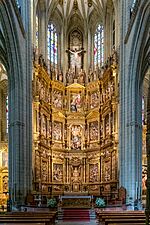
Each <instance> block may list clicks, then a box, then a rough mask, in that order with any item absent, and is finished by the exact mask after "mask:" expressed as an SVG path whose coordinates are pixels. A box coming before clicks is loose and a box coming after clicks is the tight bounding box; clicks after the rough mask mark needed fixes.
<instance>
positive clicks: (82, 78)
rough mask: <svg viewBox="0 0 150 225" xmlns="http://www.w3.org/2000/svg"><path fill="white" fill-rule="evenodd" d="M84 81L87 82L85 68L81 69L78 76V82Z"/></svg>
mask: <svg viewBox="0 0 150 225" xmlns="http://www.w3.org/2000/svg"><path fill="white" fill-rule="evenodd" d="M84 82H85V72H84V70H83V69H81V71H80V72H79V76H78V83H80V84H84Z"/></svg>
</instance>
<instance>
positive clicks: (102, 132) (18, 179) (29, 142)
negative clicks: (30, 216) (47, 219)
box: [0, 0, 150, 207]
mask: <svg viewBox="0 0 150 225" xmlns="http://www.w3.org/2000/svg"><path fill="white" fill-rule="evenodd" d="M29 2H30V4H27V3H26V1H21V0H18V1H12V3H6V2H4V1H1V2H0V19H1V20H0V29H1V30H0V38H1V41H0V50H2V51H1V56H0V205H2V204H6V202H7V199H8V198H11V199H12V202H13V203H14V204H15V203H17V204H23V203H24V202H25V201H26V200H25V199H27V196H28V195H29V194H32V195H33V196H34V201H35V202H36V203H38V201H39V198H42V200H41V201H42V202H44V201H45V199H46V198H47V197H51V196H55V197H57V198H58V197H59V196H62V195H72V196H73V195H74V196H88V195H90V196H94V197H97V196H103V197H104V198H105V199H106V200H107V201H113V200H116V199H119V189H120V187H122V188H124V189H125V190H126V193H127V195H126V201H127V202H129V201H130V202H131V203H134V201H135V200H136V199H137V200H138V202H139V207H140V205H142V204H143V205H144V206H145V204H146V189H147V187H146V182H145V181H146V179H147V174H148V171H149V170H148V166H149V167H150V165H149V164H148V159H147V155H148V153H147V152H148V151H147V148H148V146H149V145H148V141H147V140H148V137H149V136H148V134H149V132H150V131H149V132H148V128H149V129H150V125H149V120H148V118H149V117H148V115H149V114H148V109H149V107H150V103H149V99H150V91H149V89H150V87H149V84H150V68H149V63H147V62H148V55H149V54H150V51H149V47H148V46H149V45H148V43H149V41H150V40H149V38H148V30H149V28H148V27H147V24H148V22H147V21H148V20H149V19H150V15H149V13H148V11H149V10H148V9H149V8H150V2H149V1H143V3H141V1H138V0H137V1H133V0H128V1H125V2H126V4H125V3H121V1H119V0H107V1H106V0H102V1H101V0H85V1H82V0H64V1H63V0H59V1H54V0H47V1H46V0H39V1H38V0H37V1H29ZM127 3H128V5H127ZM142 4H143V5H142ZM129 6H130V7H129ZM125 7H126V8H125ZM6 8H8V9H9V12H10V17H11V15H13V19H12V24H9V19H8V18H7V19H5V16H6V15H5V13H6V12H5V11H6V10H5V9H6ZM128 8H130V12H128V11H127V9H128ZM123 9H125V10H124V11H123ZM138 10H139V11H138ZM140 10H143V11H140ZM144 10H145V11H144ZM140 12H143V13H142V16H143V17H144V15H147V17H146V19H145V20H144V19H143V21H144V22H143V25H141V27H143V31H141V30H140V31H138V32H139V34H140V35H141V38H139V39H138V40H139V42H138V41H137V40H136V42H135V46H134V40H135V39H136V38H137V37H135V33H137V30H138V28H137V26H136V25H137V24H135V23H138V22H137V21H138V18H139V17H138V16H139V14H140ZM144 12H147V13H145V14H144ZM138 13H139V14H138ZM140 15H141V14H140ZM137 17H138V18H137ZM144 18H145V17H144ZM15 21H17V22H15ZM125 21H126V22H125ZM11 26H12V27H13V28H12V29H13V32H12V36H11V34H10V33H9V32H10V30H9V29H11ZM146 30H147V31H146ZM13 35H15V38H14V37H13ZM142 38H143V39H142ZM143 40H144V41H143ZM11 42H14V44H13V43H12V47H11ZM125 45H126V46H127V47H125ZM17 46H18V47H17ZM15 49H17V53H16V52H15ZM128 49H130V50H128ZM143 49H144V50H143ZM143 51H144V52H143ZM15 54H16V55H15ZM140 60H141V61H140ZM142 66H143V67H142ZM12 74H13V75H12ZM149 186H150V185H149Z"/></svg>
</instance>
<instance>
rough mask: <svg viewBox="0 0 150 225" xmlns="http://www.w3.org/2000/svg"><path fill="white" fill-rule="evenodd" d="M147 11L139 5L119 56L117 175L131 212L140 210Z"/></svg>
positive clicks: (147, 54) (147, 32) (146, 62)
mask: <svg viewBox="0 0 150 225" xmlns="http://www.w3.org/2000/svg"><path fill="white" fill-rule="evenodd" d="M149 7H150V6H149V4H148V3H147V1H144V2H143V3H141V5H140V7H139V11H138V13H137V14H136V18H135V21H134V24H132V30H130V33H129V34H128V37H126V42H125V43H122V46H121V54H120V60H121V68H120V72H121V80H120V99H121V101H120V118H121V120H120V150H119V172H120V174H119V175H120V185H121V186H124V187H125V188H126V189H127V203H128V204H130V206H131V209H134V203H135V201H136V202H138V208H140V207H141V184H142V112H141V109H142V86H143V77H144V75H145V71H146V70H147V69H148V57H149V49H148V42H149V28H148V27H149V26H148V22H149V16H150V15H149V10H150V9H149ZM127 56H128V57H127ZM127 65H128V66H127ZM129 174H130V175H129ZM137 200H138V201H137Z"/></svg>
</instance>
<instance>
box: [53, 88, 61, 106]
mask: <svg viewBox="0 0 150 225" xmlns="http://www.w3.org/2000/svg"><path fill="white" fill-rule="evenodd" d="M62 104H63V102H62V93H61V91H57V90H54V91H53V105H54V107H55V108H58V109H62Z"/></svg>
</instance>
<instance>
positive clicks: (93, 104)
mask: <svg viewBox="0 0 150 225" xmlns="http://www.w3.org/2000/svg"><path fill="white" fill-rule="evenodd" d="M98 105H99V96H98V93H97V92H93V93H92V94H91V105H90V106H91V109H93V108H96V107H98Z"/></svg>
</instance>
